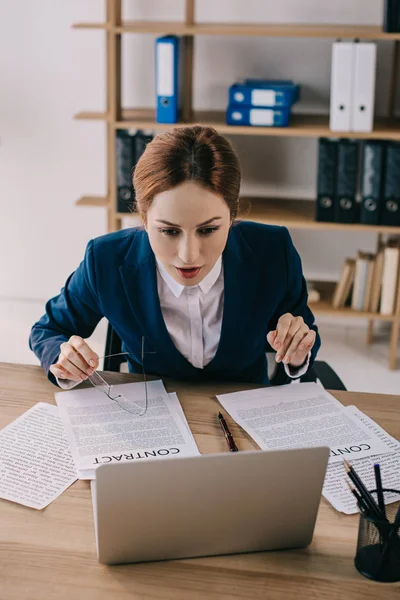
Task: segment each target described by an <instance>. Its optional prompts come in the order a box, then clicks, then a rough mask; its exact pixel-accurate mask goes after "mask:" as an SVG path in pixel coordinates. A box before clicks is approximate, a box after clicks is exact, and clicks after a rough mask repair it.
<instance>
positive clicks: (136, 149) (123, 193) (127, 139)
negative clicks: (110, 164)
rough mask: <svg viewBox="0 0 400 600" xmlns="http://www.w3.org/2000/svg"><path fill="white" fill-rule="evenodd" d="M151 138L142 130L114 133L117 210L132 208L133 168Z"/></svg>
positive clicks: (133, 196) (122, 211) (125, 211)
mask: <svg viewBox="0 0 400 600" xmlns="http://www.w3.org/2000/svg"><path fill="white" fill-rule="evenodd" d="M152 139H153V136H152V135H149V134H147V133H145V132H143V131H140V130H139V131H137V132H136V133H135V134H133V135H131V134H130V133H129V132H128V131H125V130H118V131H117V134H116V140H115V142H116V167H117V211H118V212H121V213H129V212H131V211H132V209H133V202H134V199H135V193H134V189H133V181H132V180H133V170H134V168H135V165H136V163H137V161H138V160H139V158H140V157H141V155H142V154H143V152H144V150H145V148H146V146H147V144H148V143H149V142H150V141H151V140H152Z"/></svg>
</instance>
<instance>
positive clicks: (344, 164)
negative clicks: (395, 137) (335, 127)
mask: <svg viewBox="0 0 400 600" xmlns="http://www.w3.org/2000/svg"><path fill="white" fill-rule="evenodd" d="M315 218H316V220H317V221H324V222H336V223H362V224H364V225H386V226H392V227H400V142H386V141H383V140H366V141H365V142H361V141H360V140H351V139H330V138H320V139H319V144H318V177H317V201H316V215H315Z"/></svg>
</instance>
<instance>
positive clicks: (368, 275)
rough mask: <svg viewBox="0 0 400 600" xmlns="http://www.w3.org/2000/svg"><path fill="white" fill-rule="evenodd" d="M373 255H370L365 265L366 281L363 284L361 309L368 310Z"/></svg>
mask: <svg viewBox="0 0 400 600" xmlns="http://www.w3.org/2000/svg"><path fill="white" fill-rule="evenodd" d="M375 258H376V257H375V256H374V255H370V257H369V259H368V265H367V281H366V284H365V293H364V306H363V310H364V311H366V312H368V311H369V306H370V304H371V296H372V282H373V278H374V269H375Z"/></svg>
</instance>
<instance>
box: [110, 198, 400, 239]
mask: <svg viewBox="0 0 400 600" xmlns="http://www.w3.org/2000/svg"><path fill="white" fill-rule="evenodd" d="M241 201H242V207H243V212H242V213H240V214H239V219H242V220H244V221H246V220H249V221H256V222H257V223H265V224H267V225H284V226H285V227H288V228H289V229H313V230H321V231H323V230H325V231H326V230H332V231H369V232H371V233H389V234H397V235H400V227H385V226H384V225H362V224H360V223H350V224H347V223H323V222H320V221H315V220H314V214H315V201H314V200H296V199H287V198H259V197H247V196H244V197H242V198H241ZM249 202H250V205H251V207H250V210H249V211H248V206H249ZM133 216H137V214H136V213H117V217H118V218H123V217H133Z"/></svg>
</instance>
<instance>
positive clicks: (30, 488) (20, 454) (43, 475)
mask: <svg viewBox="0 0 400 600" xmlns="http://www.w3.org/2000/svg"><path fill="white" fill-rule="evenodd" d="M77 478H78V475H77V472H76V469H75V465H74V461H73V458H72V454H71V452H70V449H69V445H68V440H67V436H66V435H65V432H64V427H63V424H62V422H61V419H60V417H59V416H58V408H57V407H56V406H53V405H51V404H46V403H45V402H39V403H38V404H35V406H33V407H32V408H30V409H29V410H28V411H26V412H25V413H24V414H23V415H21V416H20V417H18V419H16V420H15V421H13V422H12V423H10V425H7V427H4V429H2V430H1V431H0V498H3V499H5V500H10V501H12V502H17V503H19V504H24V505H25V506H29V507H31V508H36V509H43V508H45V507H46V506H47V505H48V504H50V502H52V501H53V500H55V499H56V498H57V497H58V496H59V495H60V494H62V492H64V491H65V490H66V489H67V488H68V487H69V486H70V485H71V484H73V483H74V481H76V479H77Z"/></svg>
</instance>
